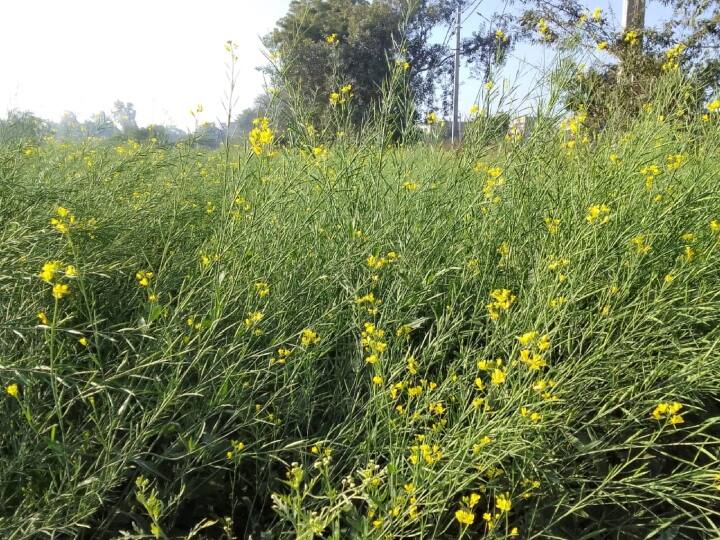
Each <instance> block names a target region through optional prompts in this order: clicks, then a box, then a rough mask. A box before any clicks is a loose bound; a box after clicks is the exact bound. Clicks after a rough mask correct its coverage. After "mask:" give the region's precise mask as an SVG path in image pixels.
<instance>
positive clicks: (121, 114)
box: [112, 100, 138, 136]
mask: <svg viewBox="0 0 720 540" xmlns="http://www.w3.org/2000/svg"><path fill="white" fill-rule="evenodd" d="M136 114H137V113H136V112H135V106H134V105H133V104H132V103H129V102H128V103H123V102H122V101H120V100H117V101H116V102H115V103H114V104H113V109H112V118H113V120H114V121H115V124H116V125H117V126H118V128H120V130H121V131H122V132H123V135H125V136H132V135H133V134H134V133H135V132H136V131H137V129H138V125H137V122H136V121H135V115H136Z"/></svg>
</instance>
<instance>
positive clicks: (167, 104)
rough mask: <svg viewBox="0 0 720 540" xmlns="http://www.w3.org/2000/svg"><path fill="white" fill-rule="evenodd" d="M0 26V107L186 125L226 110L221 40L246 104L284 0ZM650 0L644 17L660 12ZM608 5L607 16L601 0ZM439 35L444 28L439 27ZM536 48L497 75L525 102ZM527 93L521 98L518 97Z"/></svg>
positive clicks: (142, 1) (77, 4)
mask: <svg viewBox="0 0 720 540" xmlns="http://www.w3.org/2000/svg"><path fill="white" fill-rule="evenodd" d="M585 3H586V5H587V6H588V8H590V9H593V8H594V7H602V8H604V10H605V11H606V13H608V15H609V16H612V17H614V18H615V20H616V21H618V22H619V18H620V12H621V6H622V2H621V0H612V1H609V0H599V1H598V2H596V3H593V2H592V1H590V2H585ZM3 4H4V5H3V8H2V9H3V22H4V24H3V30H2V32H0V66H1V67H2V77H0V115H2V116H4V111H7V110H11V109H20V110H30V111H32V112H33V113H35V114H37V115H38V116H41V117H43V118H47V119H50V120H55V121H57V120H59V119H60V118H61V117H62V115H63V113H64V111H73V112H74V113H75V114H76V115H77V116H78V119H79V120H81V121H83V120H86V119H88V118H89V117H90V116H91V115H92V114H94V113H97V112H99V111H105V112H108V113H109V112H110V110H111V109H112V105H113V103H114V101H115V100H117V99H119V100H122V101H125V102H132V103H133V104H134V105H135V109H136V110H137V122H138V124H139V125H141V126H144V125H148V124H151V123H154V124H173V125H176V126H178V127H180V128H183V129H188V128H191V127H192V126H193V125H194V122H195V121H194V119H193V118H192V116H191V115H190V110H191V109H194V108H195V107H196V106H197V105H198V104H202V105H203V113H202V114H201V116H200V120H201V121H218V120H220V119H223V118H225V116H226V113H225V112H224V111H225V109H224V105H223V104H224V102H225V99H224V97H223V96H224V94H225V91H226V89H227V79H226V68H225V63H226V60H227V54H226V53H225V50H224V44H225V42H226V41H227V40H232V41H234V42H235V43H237V44H238V55H239V65H238V71H239V78H238V80H239V85H238V89H237V102H236V104H235V108H234V109H235V111H237V112H239V111H241V110H242V109H244V108H245V107H249V106H250V105H251V104H252V102H253V99H254V98H255V96H257V95H258V94H259V93H261V92H262V91H263V77H262V74H261V73H259V72H258V71H257V70H256V69H255V68H256V67H257V66H260V65H262V64H264V63H265V61H264V56H263V52H262V45H261V43H260V38H261V36H263V35H265V34H266V33H267V32H269V31H270V30H271V29H272V27H273V26H274V24H275V22H276V21H277V20H278V19H279V18H281V17H282V16H283V15H284V14H285V12H286V11H287V8H288V5H289V0H262V1H258V0H205V2H203V3H202V4H201V3H199V2H192V1H189V0H124V1H123V2H122V3H114V2H113V3H111V2H103V1H98V0H64V1H63V2H58V1H57V0H24V1H13V0H6V1H5V2H3ZM501 5H502V4H501V1H500V0H484V1H483V2H482V3H481V4H480V5H479V7H478V8H477V9H474V10H469V11H468V14H467V17H466V18H465V20H464V23H463V30H462V32H463V33H467V34H469V33H470V32H472V30H473V29H475V28H477V27H478V26H479V24H480V23H482V22H483V13H491V12H493V11H494V10H496V9H498V7H499V6H501ZM654 6H656V4H649V5H648V9H647V22H648V24H652V23H653V22H654V21H656V20H657V19H658V17H659V16H660V15H661V12H660V11H659V10H660V9H661V8H658V7H654ZM611 7H612V8H613V9H614V11H615V14H614V15H610V11H609V10H610V8H611ZM442 34H443V35H444V32H443V33H442ZM552 56H553V55H552V51H551V49H549V48H547V47H542V46H522V47H521V48H518V49H516V50H515V51H514V52H513V54H512V56H511V58H510V59H509V61H508V64H507V66H506V67H505V69H504V71H503V73H502V74H500V75H498V79H499V81H498V83H499V84H502V80H503V79H507V81H508V83H506V84H509V85H511V86H518V87H519V91H518V92H517V95H516V98H517V100H518V101H523V100H526V94H527V92H528V89H530V88H533V87H534V86H535V84H534V82H533V81H534V79H535V77H536V73H537V71H536V70H537V68H542V67H543V66H547V65H549V64H550V62H551V61H552ZM469 75H470V74H469V71H468V70H467V69H466V68H463V69H462V71H461V80H462V81H463V83H462V87H461V100H460V110H461V111H464V112H466V111H467V110H468V109H469V108H470V106H471V105H472V103H473V102H474V101H475V97H476V95H477V93H478V91H479V90H480V88H481V86H482V82H481V81H478V80H473V79H471V78H470V76H469ZM526 101H527V100H526Z"/></svg>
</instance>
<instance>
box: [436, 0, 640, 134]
mask: <svg viewBox="0 0 720 540" xmlns="http://www.w3.org/2000/svg"><path fill="white" fill-rule="evenodd" d="M625 1H628V0H625ZM461 5H462V0H458V2H457V19H456V21H455V66H454V72H453V84H454V86H453V117H452V131H451V132H450V139H451V142H452V143H453V144H455V143H456V142H460V122H459V118H458V100H459V99H460V14H461V10H460V6H461Z"/></svg>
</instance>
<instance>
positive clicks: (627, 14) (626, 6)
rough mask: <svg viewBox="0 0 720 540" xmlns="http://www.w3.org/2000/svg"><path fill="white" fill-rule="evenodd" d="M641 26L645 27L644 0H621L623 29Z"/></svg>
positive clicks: (636, 28) (635, 28)
mask: <svg viewBox="0 0 720 540" xmlns="http://www.w3.org/2000/svg"><path fill="white" fill-rule="evenodd" d="M643 28H645V0H623V7H622V29H623V31H624V32H625V31H628V30H642V29H643Z"/></svg>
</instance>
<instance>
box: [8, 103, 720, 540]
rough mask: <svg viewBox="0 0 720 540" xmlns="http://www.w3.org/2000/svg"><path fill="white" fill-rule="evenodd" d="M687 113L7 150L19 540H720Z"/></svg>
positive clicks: (696, 175)
mask: <svg viewBox="0 0 720 540" xmlns="http://www.w3.org/2000/svg"><path fill="white" fill-rule="evenodd" d="M670 95H672V89H668V90H667V91H666V92H664V93H661V94H660V95H658V96H656V102H655V104H654V107H647V108H646V109H647V110H646V112H644V113H643V114H642V115H641V116H639V117H638V118H637V119H636V120H635V121H634V122H633V123H632V125H630V126H629V128H628V129H627V130H623V131H620V130H616V129H612V126H608V127H607V128H606V130H605V131H604V132H602V133H599V132H593V131H591V130H590V129H589V128H588V126H589V125H591V124H590V122H589V119H584V118H582V117H578V118H574V119H572V120H570V121H567V122H565V124H564V125H565V126H566V127H567V129H559V128H558V125H557V124H556V123H554V122H552V121H550V120H548V119H546V118H545V117H542V116H541V117H540V118H539V119H538V121H537V123H536V125H535V127H534V129H533V134H532V136H531V137H529V138H525V139H518V138H514V139H513V138H511V139H513V140H508V141H505V142H502V143H501V144H500V145H499V146H495V147H492V148H486V147H483V146H474V145H472V144H468V145H466V146H465V147H464V148H462V149H457V150H447V149H442V148H438V147H434V146H426V145H424V146H407V147H399V148H398V147H396V148H388V147H387V146H385V145H381V144H377V142H376V141H378V140H380V141H382V138H378V137H373V136H371V135H372V134H370V133H362V134H360V135H357V136H353V135H351V134H350V133H348V134H347V135H346V136H345V137H344V138H340V139H339V140H338V141H337V142H336V143H335V144H334V145H333V146H331V147H320V146H318V147H317V148H318V149H319V150H318V151H317V152H315V153H307V152H305V153H303V152H298V151H297V150H296V149H293V148H277V149H276V150H277V153H276V155H274V156H268V155H266V154H269V153H272V152H270V151H269V149H268V148H266V147H265V146H261V147H260V150H261V151H260V154H261V155H259V156H258V155H252V154H250V153H249V152H247V151H246V150H245V149H244V148H232V147H231V148H229V149H228V153H223V152H212V153H209V152H203V151H198V150H194V149H191V148H188V147H186V146H182V145H181V146H176V147H159V146H156V145H138V144H134V143H132V142H129V143H125V144H123V145H121V146H118V147H117V148H115V147H106V146H102V145H98V144H97V143H92V142H87V143H82V144H70V145H68V144H60V143H56V142H53V141H48V142H46V143H44V144H42V145H39V146H37V145H15V146H4V147H2V149H0V189H1V190H2V199H1V206H0V219H1V220H2V226H1V227H0V310H1V312H2V317H1V318H0V383H1V384H2V389H3V395H2V397H1V398H0V530H2V531H3V537H4V538H9V539H10V538H12V539H14V538H29V537H35V538H37V537H44V536H54V537H76V536H79V537H98V538H105V537H118V536H119V535H120V534H121V533H122V532H123V531H125V534H126V535H127V536H129V537H130V536H131V537H135V538H141V537H152V536H156V537H167V538H186V537H190V536H192V535H193V534H194V535H195V537H212V538H218V537H230V536H232V535H234V536H235V537H238V538H245V537H248V535H250V534H252V536H253V538H258V537H260V536H261V534H264V535H265V536H264V537H267V538H312V537H313V536H315V537H326V538H343V539H345V538H389V537H392V538H410V537H415V538H457V537H459V536H465V537H470V538H478V537H485V538H506V537H512V536H513V535H515V529H516V528H517V534H518V537H520V538H567V539H577V538H667V539H670V538H677V539H679V538H716V537H718V536H719V535H720V531H719V530H718V526H717V523H718V520H719V519H720V515H719V510H718V509H719V508H720V477H719V476H718V474H720V465H719V463H718V455H719V452H720V409H719V407H718V404H719V401H718V400H719V399H720V379H718V377H717V373H718V372H720V354H719V353H720V348H719V345H718V343H720V274H718V270H717V269H718V265H719V264H720V221H718V220H720V194H719V193H718V189H717V185H718V180H719V179H720V158H719V157H718V156H719V155H720V153H719V152H718V150H719V149H720V148H719V146H720V119H719V118H718V113H709V114H708V120H707V121H703V120H702V119H701V118H700V117H699V116H698V115H692V116H691V115H684V116H678V115H673V116H667V117H663V118H660V117H659V116H658V114H657V111H658V110H661V109H663V108H666V107H668V106H669V105H668V104H669V103H671V100H670V99H669V98H667V97H664V96H670ZM261 139H262V137H259V138H258V140H261ZM269 139H270V138H269V137H266V138H265V139H262V140H269ZM571 143H572V144H571ZM651 166H654V167H655V168H656V169H657V170H655V169H653V168H652V167H651ZM648 177H651V178H648ZM51 219H52V220H54V221H53V222H52V223H51V221H50V220H51ZM53 261H57V262H56V263H53ZM48 263H50V264H49V265H48ZM68 266H71V268H68ZM43 278H44V279H43ZM63 285H67V287H68V288H67V289H64V288H63ZM53 291H54V292H55V296H56V297H57V298H54V296H53ZM528 332H537V335H533V334H527V335H526V333H528ZM519 338H522V339H519ZM525 350H526V351H528V352H523V351H525ZM678 405H679V406H678ZM658 406H659V408H658ZM653 413H655V414H654V416H653ZM472 494H476V495H477V496H474V495H472ZM485 513H487V516H486V517H487V518H489V519H490V521H489V522H488V521H486V520H485V519H484V517H483V514H485ZM460 520H462V521H465V522H468V521H472V522H473V523H472V524H470V525H467V526H466V525H463V524H461V523H460ZM661 531H662V532H661Z"/></svg>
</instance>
